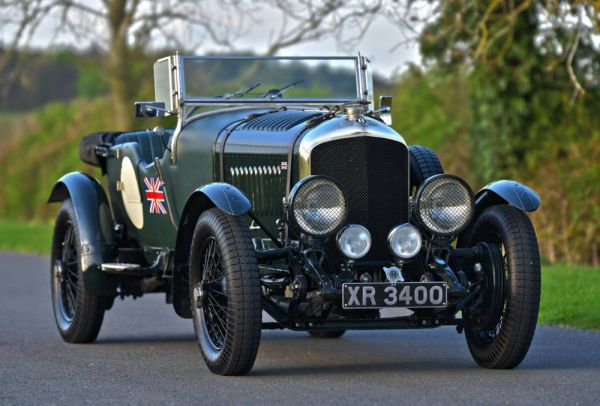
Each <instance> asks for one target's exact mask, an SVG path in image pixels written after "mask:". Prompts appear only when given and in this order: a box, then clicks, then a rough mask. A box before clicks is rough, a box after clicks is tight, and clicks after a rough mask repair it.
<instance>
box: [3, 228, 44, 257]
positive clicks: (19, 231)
mask: <svg viewBox="0 0 600 406" xmlns="http://www.w3.org/2000/svg"><path fill="white" fill-rule="evenodd" d="M51 239H52V224H46V223H22V222H16V221H12V220H0V250H9V251H19V252H33V253H36V254H46V255H48V254H50V241H51Z"/></svg>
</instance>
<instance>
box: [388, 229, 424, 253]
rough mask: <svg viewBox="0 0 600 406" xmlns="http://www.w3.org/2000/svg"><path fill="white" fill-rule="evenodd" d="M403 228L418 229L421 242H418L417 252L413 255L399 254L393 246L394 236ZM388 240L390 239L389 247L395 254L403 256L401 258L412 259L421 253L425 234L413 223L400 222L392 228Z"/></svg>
mask: <svg viewBox="0 0 600 406" xmlns="http://www.w3.org/2000/svg"><path fill="white" fill-rule="evenodd" d="M402 228H411V229H413V230H414V231H416V232H417V234H418V235H419V244H418V246H417V249H416V250H415V253H414V254H413V255H401V254H398V253H397V252H396V251H395V250H394V248H393V245H392V238H393V237H394V235H395V234H396V233H397V232H398V231H399V230H400V229H402ZM387 241H388V247H389V249H390V251H391V252H392V253H393V254H394V255H395V256H397V257H398V258H401V259H411V258H414V257H416V256H417V255H418V254H419V252H421V248H422V247H423V236H422V235H421V231H420V230H419V229H418V228H417V227H415V226H414V225H413V224H410V223H402V224H398V225H397V226H396V227H394V228H392V230H391V231H390V232H389V234H388V238H387Z"/></svg>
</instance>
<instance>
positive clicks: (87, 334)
mask: <svg viewBox="0 0 600 406" xmlns="http://www.w3.org/2000/svg"><path fill="white" fill-rule="evenodd" d="M80 241H81V238H80V232H79V224H78V222H77V217H76V216H75V209H74V207H73V203H72V201H71V199H66V200H64V201H63V203H62V205H61V207H60V209H59V211H58V215H57V218H56V223H55V226H54V235H53V238H52V256H51V262H50V264H51V265H50V266H51V268H50V278H51V279H50V283H51V287H52V305H53V308H54V319H55V320H56V325H57V327H58V331H59V332H60V335H61V336H62V338H63V339H64V340H65V341H66V342H69V343H90V342H93V341H95V340H96V337H97V336H98V333H99V332H100V327H101V325H102V320H103V318H104V310H105V301H106V300H108V299H105V298H102V297H98V296H94V295H93V294H91V293H90V292H89V291H88V290H87V289H86V287H85V285H84V282H83V273H82V270H81V243H80Z"/></svg>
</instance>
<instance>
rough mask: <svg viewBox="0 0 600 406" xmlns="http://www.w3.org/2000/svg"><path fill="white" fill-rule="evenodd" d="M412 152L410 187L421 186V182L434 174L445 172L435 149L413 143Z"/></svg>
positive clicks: (410, 150)
mask: <svg viewBox="0 0 600 406" xmlns="http://www.w3.org/2000/svg"><path fill="white" fill-rule="evenodd" d="M408 150H409V152H410V189H411V190H413V188H417V187H419V185H420V184H421V183H423V181H424V180H425V179H427V178H430V177H432V176H433V175H439V174H442V173H444V168H443V167H442V164H441V162H440V160H439V158H438V157H437V155H436V154H435V152H433V150H431V149H429V148H427V147H423V146H421V145H411V146H410V147H409V148H408Z"/></svg>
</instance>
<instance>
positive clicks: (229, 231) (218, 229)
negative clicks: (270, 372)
mask: <svg viewBox="0 0 600 406" xmlns="http://www.w3.org/2000/svg"><path fill="white" fill-rule="evenodd" d="M189 271H190V274H189V281H190V294H191V310H192V318H193V320H194V329H195V331H196V338H197V340H198V346H199V347H200V351H201V352H202V356H203V358H204V361H205V362H206V365H207V366H208V368H209V369H210V370H211V371H212V372H214V373H216V374H219V375H242V374H245V373H247V372H248V371H249V370H250V369H251V368H252V365H253V364H254V360H255V359H256V353H257V352H258V345H259V342H260V330H261V323H262V307H261V293H260V283H259V280H258V265H257V263H256V254H255V252H254V247H253V245H252V240H251V239H250V236H249V234H248V227H247V225H246V222H245V220H244V219H243V218H242V217H238V216H232V215H229V214H226V213H224V212H222V211H221V210H220V209H216V208H214V209H210V210H207V211H205V212H203V213H202V214H201V215H200V217H199V218H198V221H197V222H196V227H195V229H194V234H193V238H192V243H191V247H190V259H189Z"/></svg>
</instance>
